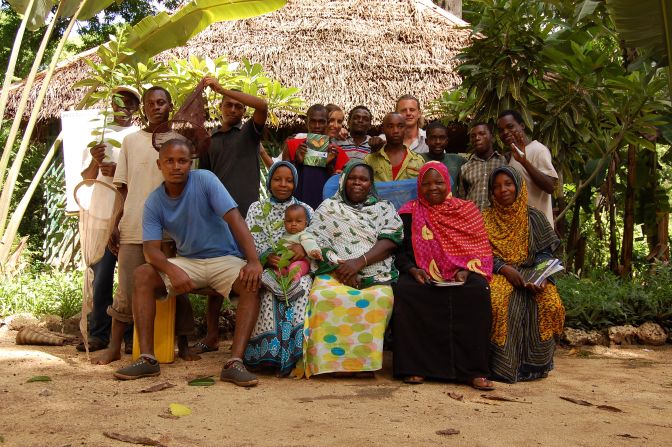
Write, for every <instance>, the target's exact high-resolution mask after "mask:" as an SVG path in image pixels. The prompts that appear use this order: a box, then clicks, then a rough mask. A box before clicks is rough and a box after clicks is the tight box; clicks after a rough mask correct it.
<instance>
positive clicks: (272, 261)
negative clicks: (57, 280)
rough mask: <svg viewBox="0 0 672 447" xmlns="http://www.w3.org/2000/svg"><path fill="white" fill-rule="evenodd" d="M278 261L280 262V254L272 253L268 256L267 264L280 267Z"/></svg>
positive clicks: (275, 267)
mask: <svg viewBox="0 0 672 447" xmlns="http://www.w3.org/2000/svg"><path fill="white" fill-rule="evenodd" d="M278 262H280V256H278V255H276V254H270V255H268V257H267V258H266V265H267V266H268V267H273V268H274V269H277V268H278Z"/></svg>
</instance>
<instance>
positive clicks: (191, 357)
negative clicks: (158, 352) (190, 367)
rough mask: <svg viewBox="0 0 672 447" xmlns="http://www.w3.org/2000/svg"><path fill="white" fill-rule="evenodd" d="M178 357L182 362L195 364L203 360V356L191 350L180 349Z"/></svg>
mask: <svg viewBox="0 0 672 447" xmlns="http://www.w3.org/2000/svg"><path fill="white" fill-rule="evenodd" d="M177 356H178V357H179V358H181V359H182V360H186V361H187V362H195V361H196V360H201V356H200V355H198V354H195V353H193V352H192V351H191V349H189V348H187V349H178V350H177Z"/></svg>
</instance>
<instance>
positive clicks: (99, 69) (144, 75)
mask: <svg viewBox="0 0 672 447" xmlns="http://www.w3.org/2000/svg"><path fill="white" fill-rule="evenodd" d="M127 35H128V34H127V31H124V30H121V31H119V33H118V34H117V35H116V36H115V35H113V36H110V42H109V43H108V44H106V45H104V46H102V47H100V49H99V51H98V55H99V56H100V59H101V62H99V63H98V62H94V61H92V60H89V59H86V63H87V64H88V65H89V66H90V67H91V70H92V74H91V76H89V77H87V78H85V79H83V80H81V81H79V82H78V83H77V84H75V87H89V88H93V89H94V90H93V91H92V92H91V93H90V94H89V95H88V96H87V98H86V99H85V104H84V105H85V106H87V107H92V106H94V105H99V104H108V103H109V99H110V97H111V95H112V93H111V91H112V89H114V88H115V87H118V86H120V85H127V86H132V87H134V88H135V89H136V90H137V91H138V92H139V93H140V94H143V93H144V91H145V90H146V89H147V88H149V87H150V86H152V85H161V86H163V87H165V88H166V89H168V91H169V92H170V94H171V96H172V98H173V103H174V104H175V105H176V107H179V105H180V104H182V102H183V101H184V100H185V99H186V97H187V96H188V95H189V94H190V93H191V92H192V91H193V90H194V89H195V88H196V85H197V84H198V83H199V82H200V81H201V80H202V79H203V78H204V77H205V76H212V77H215V78H217V80H218V81H219V83H220V84H221V85H222V86H223V87H224V88H227V89H238V90H241V91H243V92H245V93H249V94H251V95H256V96H260V97H262V98H264V99H265V100H266V101H267V102H268V107H269V121H270V124H271V125H273V126H277V125H278V124H279V116H278V114H279V113H281V112H291V113H299V112H300V111H301V110H302V109H303V106H304V102H303V99H301V98H300V97H299V96H298V93H299V89H298V88H295V87H285V86H282V85H281V84H280V83H279V82H278V81H277V80H275V79H272V78H271V77H270V76H269V75H268V74H267V73H266V72H265V71H264V69H263V67H262V66H261V65H260V64H255V63H252V62H250V61H249V60H247V59H243V60H242V61H240V62H229V61H228V58H227V57H226V56H220V57H218V58H216V59H211V58H210V57H207V56H206V57H204V58H201V57H197V56H193V55H192V56H190V57H189V58H187V59H177V58H173V59H171V60H170V61H168V63H167V64H163V63H159V62H156V61H154V60H153V59H151V58H150V59H148V60H146V61H144V62H136V63H127V62H122V61H123V60H124V58H125V56H128V55H130V54H134V50H132V49H131V48H130V47H129V46H128V39H127ZM205 94H206V98H207V102H208V112H209V116H210V117H213V118H218V119H219V118H220V110H219V102H220V101H221V96H220V95H218V94H217V93H215V92H213V91H212V90H211V89H206V91H205ZM247 112H248V114H251V113H252V111H251V110H248V111H247Z"/></svg>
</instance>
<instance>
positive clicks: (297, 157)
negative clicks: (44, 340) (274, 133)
mask: <svg viewBox="0 0 672 447" xmlns="http://www.w3.org/2000/svg"><path fill="white" fill-rule="evenodd" d="M306 152H308V146H307V145H306V143H301V144H300V145H299V147H298V148H296V154H294V164H299V165H302V164H303V158H304V157H305V156H306Z"/></svg>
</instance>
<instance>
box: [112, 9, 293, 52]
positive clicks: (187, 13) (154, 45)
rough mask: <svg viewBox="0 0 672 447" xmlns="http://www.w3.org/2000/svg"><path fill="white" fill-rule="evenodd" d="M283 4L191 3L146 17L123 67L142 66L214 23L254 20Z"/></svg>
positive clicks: (135, 31)
mask: <svg viewBox="0 0 672 447" xmlns="http://www.w3.org/2000/svg"><path fill="white" fill-rule="evenodd" d="M286 3H287V2H286V0H194V1H192V2H190V3H189V4H188V5H186V6H184V7H183V8H181V9H180V10H179V11H177V12H176V13H175V14H173V15H170V14H167V13H166V12H161V13H159V14H157V15H155V16H151V17H145V18H144V19H143V20H141V21H140V22H139V23H137V24H136V25H135V26H133V27H132V28H131V31H130V32H129V37H128V41H127V44H126V45H127V46H128V47H129V48H131V49H132V50H134V51H135V53H134V54H132V55H127V57H126V58H124V61H123V62H125V63H137V62H144V61H145V60H147V59H148V58H150V57H152V56H154V55H156V54H159V53H160V52H162V51H164V50H168V49H170V48H175V47H179V46H182V45H185V44H186V43H187V42H188V41H189V39H191V38H192V37H194V36H196V35H197V34H198V33H200V32H201V31H203V30H204V29H205V28H207V27H208V26H210V25H211V24H213V23H216V22H222V21H227V20H239V19H246V18H250V17H256V16H259V15H262V14H266V13H269V12H272V11H275V10H277V9H280V8H281V7H283V6H284V5H285V4H286Z"/></svg>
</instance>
